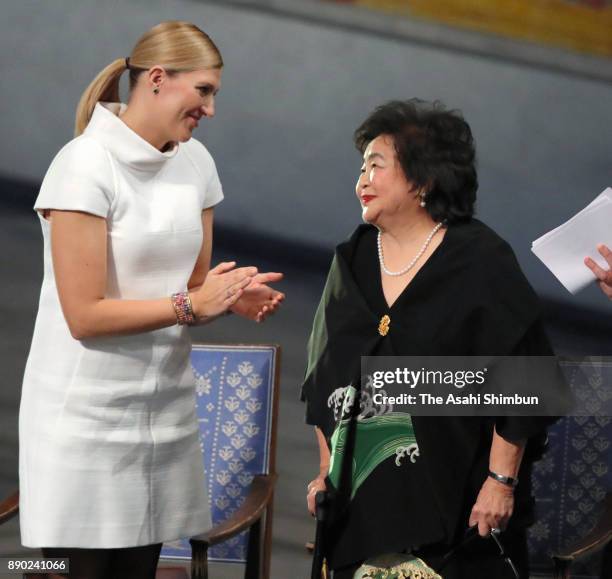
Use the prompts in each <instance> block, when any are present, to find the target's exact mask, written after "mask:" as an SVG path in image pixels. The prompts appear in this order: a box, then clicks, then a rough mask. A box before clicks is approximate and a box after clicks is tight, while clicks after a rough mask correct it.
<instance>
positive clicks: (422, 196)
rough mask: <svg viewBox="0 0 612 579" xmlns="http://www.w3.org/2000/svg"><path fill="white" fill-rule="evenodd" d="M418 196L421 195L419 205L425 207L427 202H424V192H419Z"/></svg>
mask: <svg viewBox="0 0 612 579" xmlns="http://www.w3.org/2000/svg"><path fill="white" fill-rule="evenodd" d="M420 197H421V202H420V203H419V205H420V206H421V207H425V206H426V205H427V203H425V193H421V194H420Z"/></svg>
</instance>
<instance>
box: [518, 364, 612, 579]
mask: <svg viewBox="0 0 612 579" xmlns="http://www.w3.org/2000/svg"><path fill="white" fill-rule="evenodd" d="M561 366H562V368H563V371H564V373H565V375H566V378H567V380H568V383H569V384H570V387H571V388H572V391H573V393H574V396H575V397H576V399H577V401H578V404H579V405H580V407H581V408H582V409H583V410H584V415H580V416H568V417H565V418H563V419H561V420H560V421H559V422H557V423H556V424H555V425H553V426H552V427H551V428H550V429H549V432H548V438H549V450H548V451H547V453H546V454H545V455H544V457H543V458H542V460H540V461H539V462H536V463H535V464H534V467H533V477H532V483H533V489H534V495H535V498H536V514H537V520H536V522H535V524H534V525H533V526H532V527H531V528H530V529H529V551H530V559H531V568H532V570H533V571H536V570H539V571H547V572H551V571H552V561H551V556H552V555H554V554H558V553H560V552H562V551H565V550H567V548H568V546H569V545H572V544H577V542H578V541H580V540H581V539H583V538H584V537H585V536H587V534H588V533H589V531H590V530H591V529H592V528H593V527H594V526H595V525H596V524H597V523H598V521H599V519H600V518H601V516H602V512H603V511H604V504H605V501H606V495H607V493H609V492H610V491H611V490H612V416H609V414H610V412H609V408H610V401H611V400H612V363H610V362H603V361H601V360H600V359H591V360H589V361H585V360H582V361H580V362H569V361H567V362H561ZM587 414H588V415H587ZM599 565H600V563H599V561H597V560H592V561H590V562H589V561H587V562H584V563H583V562H576V563H575V564H574V566H573V567H574V569H573V570H574V572H579V573H581V576H587V577H588V576H592V577H599V576H600V571H599ZM564 576H565V575H564ZM567 576H569V575H567Z"/></svg>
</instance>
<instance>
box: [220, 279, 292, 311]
mask: <svg viewBox="0 0 612 579" xmlns="http://www.w3.org/2000/svg"><path fill="white" fill-rule="evenodd" d="M282 279H283V274H282V273H276V272H268V273H258V274H257V275H255V276H254V277H253V279H252V281H251V283H250V284H249V285H248V286H247V287H246V288H244V289H243V290H242V294H241V296H240V298H239V299H238V301H237V302H236V303H235V304H234V305H233V306H232V307H231V308H230V310H231V311H232V312H234V313H235V314H238V315H240V316H243V317H245V318H248V319H249V320H253V321H255V322H263V321H264V320H265V319H266V318H267V317H268V316H270V315H272V314H273V313H274V312H275V311H276V310H277V309H278V307H279V306H280V304H281V302H282V301H283V300H284V299H285V294H284V293H282V292H279V291H277V290H275V289H273V288H271V287H269V286H268V285H266V284H268V283H273V282H277V281H280V280H282Z"/></svg>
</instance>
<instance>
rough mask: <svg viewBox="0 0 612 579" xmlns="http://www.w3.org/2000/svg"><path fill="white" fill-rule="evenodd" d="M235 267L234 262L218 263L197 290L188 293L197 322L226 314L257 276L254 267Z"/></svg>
mask: <svg viewBox="0 0 612 579" xmlns="http://www.w3.org/2000/svg"><path fill="white" fill-rule="evenodd" d="M235 267H236V262H235V261H229V262H222V263H220V264H219V265H217V266H216V267H213V268H212V269H211V270H210V271H209V272H208V274H207V275H206V279H205V280H204V283H203V284H202V285H201V286H200V287H199V288H197V289H194V290H193V291H192V292H190V294H189V295H190V297H191V304H192V306H193V313H194V315H195V317H196V320H197V322H205V321H207V320H208V319H210V318H212V317H215V316H218V315H220V314H222V313H224V312H226V311H227V310H228V309H229V308H230V307H232V306H233V305H234V304H235V303H236V302H237V301H238V300H239V299H240V297H241V296H242V294H243V292H244V290H245V288H246V287H247V286H249V285H250V284H251V282H252V281H253V279H254V278H255V276H256V275H257V268H256V267H239V268H237V269H234V268H235Z"/></svg>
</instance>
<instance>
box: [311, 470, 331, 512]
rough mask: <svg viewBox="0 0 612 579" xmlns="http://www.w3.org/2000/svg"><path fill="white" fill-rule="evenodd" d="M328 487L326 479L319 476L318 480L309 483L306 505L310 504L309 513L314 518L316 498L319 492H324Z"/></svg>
mask: <svg viewBox="0 0 612 579" xmlns="http://www.w3.org/2000/svg"><path fill="white" fill-rule="evenodd" d="M326 488H327V487H326V486H325V477H323V476H320V475H319V476H318V477H317V478H316V479H314V480H312V481H310V482H309V483H308V494H307V495H306V503H307V504H308V512H309V513H310V514H311V515H312V516H313V517H314V516H315V496H316V494H317V493H318V492H319V491H324V490H325V489H326Z"/></svg>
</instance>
